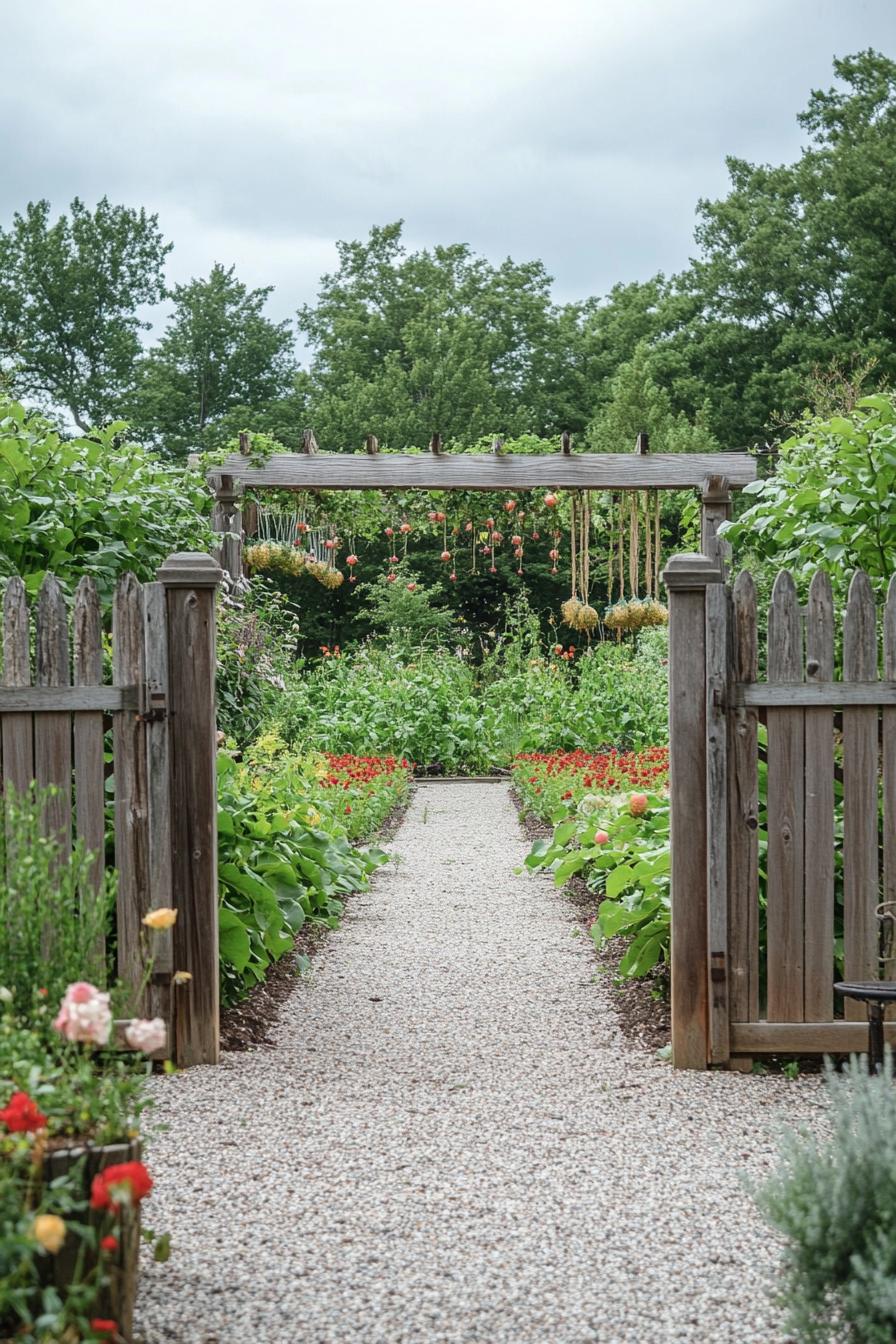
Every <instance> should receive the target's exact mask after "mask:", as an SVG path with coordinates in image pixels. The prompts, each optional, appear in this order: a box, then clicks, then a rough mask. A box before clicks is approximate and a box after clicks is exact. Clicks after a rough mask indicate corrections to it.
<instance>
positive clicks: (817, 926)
mask: <svg viewBox="0 0 896 1344" xmlns="http://www.w3.org/2000/svg"><path fill="white" fill-rule="evenodd" d="M833 679H834V597H833V593H832V591H831V581H830V578H829V577H828V575H827V574H825V573H823V572H822V571H821V570H819V572H818V573H817V574H816V575H815V576H814V578H813V579H812V584H811V586H810V589H809V606H808V611H807V613H806V680H807V681H808V682H813V681H820V682H823V681H828V682H830V681H833ZM805 731H806V804H805V806H806V813H805V824H804V848H803V852H804V854H805V878H804V885H803V894H804V910H805V1003H804V1009H805V1020H806V1021H807V1022H827V1021H830V1019H831V1018H832V1017H833V1008H834V975H833V968H834V715H833V711H832V710H831V709H824V708H818V709H807V710H806V711H805Z"/></svg>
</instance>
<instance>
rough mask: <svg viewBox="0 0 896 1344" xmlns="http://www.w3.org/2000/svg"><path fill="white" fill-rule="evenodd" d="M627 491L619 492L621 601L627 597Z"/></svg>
mask: <svg viewBox="0 0 896 1344" xmlns="http://www.w3.org/2000/svg"><path fill="white" fill-rule="evenodd" d="M624 531H625V491H624V490H622V491H620V493H619V601H620V602H621V601H622V600H623V598H624V597H625V542H624V538H623V533H624Z"/></svg>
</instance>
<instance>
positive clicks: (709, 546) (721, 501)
mask: <svg viewBox="0 0 896 1344" xmlns="http://www.w3.org/2000/svg"><path fill="white" fill-rule="evenodd" d="M730 517H731V485H730V482H729V480H728V477H727V476H715V475H713V476H707V477H706V479H705V481H704V482H703V486H702V489H701V491H700V549H701V551H702V552H703V554H704V555H706V556H708V557H709V559H710V560H712V561H713V563H714V564H717V565H718V566H719V568H720V569H721V570H722V573H723V575H724V572H725V552H726V543H725V542H724V541H723V540H722V539H721V537H720V536H719V528H720V527H721V525H722V523H726V522H727V521H728V519H729V518H730Z"/></svg>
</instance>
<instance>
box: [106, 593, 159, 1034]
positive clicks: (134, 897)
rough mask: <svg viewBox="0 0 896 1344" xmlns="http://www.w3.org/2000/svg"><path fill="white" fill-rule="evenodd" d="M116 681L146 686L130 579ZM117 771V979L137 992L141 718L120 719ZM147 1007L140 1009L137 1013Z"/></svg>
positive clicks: (144, 822)
mask: <svg viewBox="0 0 896 1344" xmlns="http://www.w3.org/2000/svg"><path fill="white" fill-rule="evenodd" d="M112 639H113V650H114V651H113V669H114V679H115V682H116V684H117V685H120V686H142V684H143V681H144V647H143V646H144V619H143V589H142V588H141V586H140V584H139V583H138V582H137V580H136V578H135V577H134V575H133V574H125V575H124V576H123V577H122V578H121V579H120V580H119V583H118V587H117V589H116V591H115V602H114V606H113V609H112ZM113 751H114V769H115V866H116V868H117V869H118V906H117V913H118V920H117V925H118V974H119V975H120V977H121V979H122V980H123V981H124V982H125V984H127V985H129V986H131V988H132V989H136V988H137V987H138V986H139V984H140V983H141V980H142V977H143V971H144V948H143V941H144V940H143V937H142V934H143V926H142V924H141V920H142V919H143V916H144V915H145V914H146V912H147V910H148V909H149V907H150V904H152V902H151V898H150V877H149V843H148V813H149V807H148V802H147V767H146V736H145V732H144V728H143V724H142V723H141V721H140V719H139V718H138V716H137V715H136V714H117V715H116V716H115V725H114V731H113ZM143 1007H144V1005H141V1004H138V1003H135V1004H134V1010H135V1011H138V1012H139V1011H143Z"/></svg>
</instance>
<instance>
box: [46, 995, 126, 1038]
mask: <svg viewBox="0 0 896 1344" xmlns="http://www.w3.org/2000/svg"><path fill="white" fill-rule="evenodd" d="M53 1026H54V1027H55V1028H56V1030H57V1031H59V1032H61V1033H62V1035H63V1036H64V1037H65V1039H66V1040H67V1041H83V1042H84V1043H86V1044H88V1045H105V1044H106V1042H107V1041H108V1040H109V1033H110V1032H111V1030H112V1011H111V1009H110V1007H109V995H108V994H104V993H102V992H101V991H100V990H98V989H97V988H96V986H95V985H90V984H88V983H87V981H86V980H76V981H75V983H74V984H72V985H69V987H68V989H67V990H66V991H65V995H64V997H63V999H62V1003H61V1004H60V1006H59V1014H58V1016H57V1017H56V1020H55V1021H54V1023H53Z"/></svg>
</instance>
